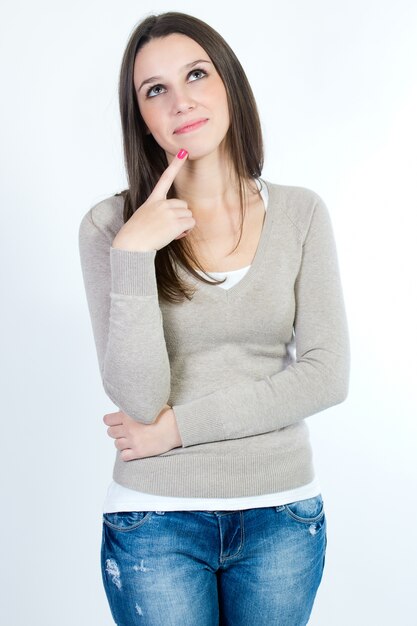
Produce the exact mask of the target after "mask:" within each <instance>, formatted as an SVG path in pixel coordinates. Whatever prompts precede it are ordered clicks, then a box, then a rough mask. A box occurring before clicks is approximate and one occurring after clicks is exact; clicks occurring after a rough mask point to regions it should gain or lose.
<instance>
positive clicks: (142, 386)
mask: <svg viewBox="0 0 417 626" xmlns="http://www.w3.org/2000/svg"><path fill="white" fill-rule="evenodd" d="M93 209H94V207H93V208H92V209H90V211H89V212H88V213H87V214H86V215H85V216H84V217H83V219H82V221H81V224H80V227H79V252H80V259H81V268H82V274H83V280H84V287H85V291H86V297H87V303H88V308H89V312H90V318H91V324H92V328H93V335H94V340H95V345H96V350H97V357H98V361H99V367H100V373H101V378H102V382H103V387H104V390H105V392H106V394H107V396H108V397H109V398H110V399H111V400H112V402H114V404H115V405H116V406H117V407H119V409H120V410H122V411H123V412H124V413H126V414H127V415H129V416H130V417H132V418H133V419H135V420H137V421H138V422H142V423H144V424H150V423H153V422H154V421H155V419H156V418H157V416H158V414H159V413H160V411H161V409H162V407H163V406H164V405H165V404H167V403H168V399H169V394H170V365H169V359H168V353H167V349H166V344H165V337H164V332H163V324H162V314H161V310H160V308H159V301H158V291H157V283H156V275H155V264H154V260H155V255H156V251H155V250H152V251H146V252H139V251H131V250H122V249H120V248H113V247H112V246H111V243H112V241H113V238H112V237H111V236H110V235H109V234H108V232H106V230H105V229H104V228H103V229H102V228H100V227H99V226H97V225H96V224H95V222H94V220H93Z"/></svg>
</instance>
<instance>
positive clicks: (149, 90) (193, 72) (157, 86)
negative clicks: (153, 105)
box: [146, 69, 207, 98]
mask: <svg viewBox="0 0 417 626" xmlns="http://www.w3.org/2000/svg"><path fill="white" fill-rule="evenodd" d="M193 74H202V76H207V72H206V71H204V70H198V69H197V70H192V71H191V72H190V73H189V74H188V76H192V75H193ZM191 82H194V80H193V81H191ZM161 88H162V89H165V88H164V87H163V85H154V86H153V87H151V88H150V89H148V91H147V92H146V96H147V97H148V98H154V97H155V96H157V95H159V93H161V92H159V93H154V94H153V95H152V92H153V91H154V90H155V89H161Z"/></svg>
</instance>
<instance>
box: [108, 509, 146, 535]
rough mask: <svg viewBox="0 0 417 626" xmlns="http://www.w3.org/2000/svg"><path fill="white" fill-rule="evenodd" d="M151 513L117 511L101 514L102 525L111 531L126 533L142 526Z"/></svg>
mask: <svg viewBox="0 0 417 626" xmlns="http://www.w3.org/2000/svg"><path fill="white" fill-rule="evenodd" d="M151 515H152V511H117V512H115V513H103V523H104V524H106V526H108V527H109V528H112V529H113V530H120V531H122V532H126V531H129V530H134V529H135V528H138V527H139V526H142V525H143V524H145V523H146V521H147V520H148V519H149V518H150V517H151Z"/></svg>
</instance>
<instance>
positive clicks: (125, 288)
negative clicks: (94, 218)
mask: <svg viewBox="0 0 417 626" xmlns="http://www.w3.org/2000/svg"><path fill="white" fill-rule="evenodd" d="M155 256H156V250H147V251H144V252H140V251H137V250H123V249H121V248H113V247H112V246H110V267H111V290H112V292H113V293H120V294H124V295H126V296H154V295H157V294H158V288H157V283H156V274H155Z"/></svg>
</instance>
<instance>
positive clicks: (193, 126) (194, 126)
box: [174, 120, 208, 135]
mask: <svg viewBox="0 0 417 626" xmlns="http://www.w3.org/2000/svg"><path fill="white" fill-rule="evenodd" d="M206 122H208V120H200V121H199V122H196V123H195V124H190V125H189V126H184V128H180V129H179V130H176V131H175V133H174V134H175V135H182V134H183V133H189V132H191V131H193V130H197V128H200V127H201V126H204V124H205V123H206Z"/></svg>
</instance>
